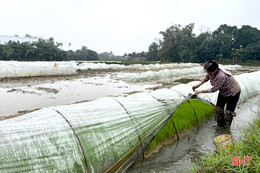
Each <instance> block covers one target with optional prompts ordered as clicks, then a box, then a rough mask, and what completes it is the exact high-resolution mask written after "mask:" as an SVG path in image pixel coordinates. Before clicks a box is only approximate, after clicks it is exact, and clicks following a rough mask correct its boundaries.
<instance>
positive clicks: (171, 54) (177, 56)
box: [158, 23, 195, 62]
mask: <svg viewBox="0 0 260 173" xmlns="http://www.w3.org/2000/svg"><path fill="white" fill-rule="evenodd" d="M193 28H194V24H193V23H192V24H189V25H186V26H185V27H183V28H182V27H181V25H172V26H170V27H169V28H167V29H166V31H165V32H160V34H162V36H163V40H162V41H161V42H160V47H161V49H160V50H159V53H158V54H159V57H160V58H161V60H162V61H167V62H188V61H190V60H192V59H193V58H194V52H193V50H192V47H193V46H194V45H193V43H194V39H195V34H194V33H193V32H192V31H193Z"/></svg>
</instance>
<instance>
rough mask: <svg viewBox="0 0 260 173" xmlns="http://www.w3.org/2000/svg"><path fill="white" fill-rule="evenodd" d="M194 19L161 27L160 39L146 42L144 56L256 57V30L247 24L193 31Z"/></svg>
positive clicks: (259, 38)
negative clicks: (196, 32) (184, 24)
mask: <svg viewBox="0 0 260 173" xmlns="http://www.w3.org/2000/svg"><path fill="white" fill-rule="evenodd" d="M193 29H194V23H191V24H189V25H186V26H184V27H182V26H181V25H172V26H170V27H169V28H167V29H166V31H161V32H160V34H161V35H162V39H161V40H159V43H156V42H153V43H151V44H150V46H149V50H148V54H147V60H150V61H163V62H205V61H207V60H208V59H216V60H218V61H220V62H243V61H248V60H250V61H260V31H259V30H258V29H257V28H254V27H251V26H249V25H243V26H242V27H241V28H237V27H236V26H228V25H227V24H223V25H220V26H219V27H218V28H217V29H216V30H215V31H213V32H209V31H206V32H202V33H201V34H199V35H198V36H196V35H195V34H194V33H193Z"/></svg>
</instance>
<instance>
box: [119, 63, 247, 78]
mask: <svg viewBox="0 0 260 173" xmlns="http://www.w3.org/2000/svg"><path fill="white" fill-rule="evenodd" d="M225 68H229V69H230V70H233V71H234V70H237V69H240V68H242V66H240V65H227V66H225ZM204 73H205V71H204V68H203V67H192V68H182V69H164V70H160V71H147V72H143V73H132V74H126V75H124V77H123V79H124V80H126V81H147V80H158V79H164V78H172V77H175V78H176V77H183V76H184V75H192V76H194V75H202V74H204Z"/></svg>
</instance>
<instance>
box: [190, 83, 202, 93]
mask: <svg viewBox="0 0 260 173" xmlns="http://www.w3.org/2000/svg"><path fill="white" fill-rule="evenodd" d="M200 85H201V83H199V84H197V85H194V86H193V87H192V90H193V91H194V90H195V89H196V88H199V87H200Z"/></svg>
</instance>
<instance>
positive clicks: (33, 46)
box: [0, 37, 98, 61]
mask: <svg viewBox="0 0 260 173" xmlns="http://www.w3.org/2000/svg"><path fill="white" fill-rule="evenodd" d="M62 45H63V44H62V43H58V42H55V41H54V39H53V38H52V37H50V38H49V39H46V40H45V39H38V41H34V42H19V41H18V42H16V41H9V42H8V43H5V44H0V60H17V61H68V60H98V54H97V52H95V51H93V50H90V49H88V48H87V47H86V46H82V47H81V49H78V50H76V51H72V50H69V51H65V50H62V49H61V48H60V47H61V46H62Z"/></svg>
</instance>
